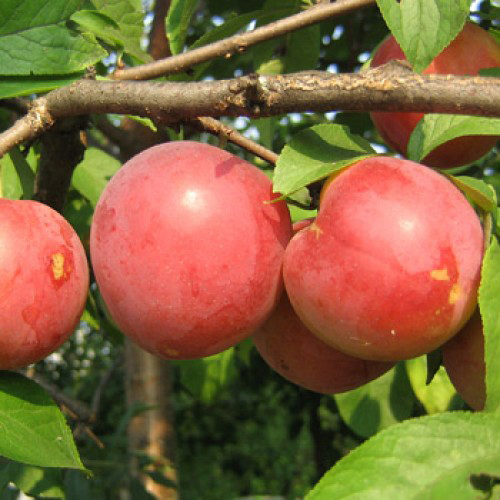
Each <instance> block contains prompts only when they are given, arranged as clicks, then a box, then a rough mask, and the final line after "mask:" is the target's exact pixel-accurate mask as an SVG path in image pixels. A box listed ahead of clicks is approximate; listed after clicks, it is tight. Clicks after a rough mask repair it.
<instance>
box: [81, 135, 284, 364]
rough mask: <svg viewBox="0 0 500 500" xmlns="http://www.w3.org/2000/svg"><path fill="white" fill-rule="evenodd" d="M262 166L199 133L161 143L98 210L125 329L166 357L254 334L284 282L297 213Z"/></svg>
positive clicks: (94, 239)
mask: <svg viewBox="0 0 500 500" xmlns="http://www.w3.org/2000/svg"><path fill="white" fill-rule="evenodd" d="M275 197H276V196H275V195H273V194H272V184H271V182H270V180H269V179H268V178H267V177H266V175H265V174H264V173H263V172H262V171H260V170H259V169H258V168H257V167H255V166H253V165H251V164H250V163H248V162H246V161H244V160H242V159H241V158H238V157H237V156H234V155H232V154H230V153H228V152H226V151H224V150H222V149H219V148H216V147H214V146H210V145H208V144H201V143H196V142H192V141H176V142H170V143H167V144H162V145H159V146H154V147H152V148H149V149H148V150H146V151H143V152H142V153H140V154H139V155H137V156H135V157H134V158H132V159H131V160H129V161H128V162H127V163H126V164H125V165H124V166H123V167H122V168H121V169H120V170H119V171H118V172H117V173H116V174H115V176H114V177H113V178H112V179H111V181H110V182H109V183H108V185H107V187H106V189H105V190H104V192H103V194H102V196H101V198H100V200H99V202H98V204H97V207H96V210H95V214H94V219H93V223H92V228H91V236H90V251H91V260H92V265H93V269H94V272H95V275H96V280H97V283H98V285H99V289H100V291H101V293H102V296H103V298H104V301H105V303H106V305H107V306H108V308H109V311H110V313H111V316H112V317H113V319H114V320H115V321H116V323H117V324H118V326H119V327H120V329H121V330H122V331H123V333H124V334H126V335H128V336H129V337H130V338H131V339H132V340H133V341H135V342H136V343H137V344H139V345H140V346H141V347H143V348H144V349H145V350H147V351H149V352H151V353H153V354H155V355H157V356H159V357H162V358H165V359H192V358H199V357H204V356H209V355H212V354H216V353H218V352H221V351H223V350H225V349H227V348H228V347H231V346H233V345H234V344H236V343H237V342H239V341H240V340H242V339H243V338H245V337H247V336H249V335H251V334H252V333H253V332H254V331H255V329H256V328H257V327H258V326H260V324H261V323H262V322H263V321H264V320H265V319H266V318H267V316H268V315H269V314H270V313H271V311H272V309H273V307H274V306H275V304H276V302H277V300H278V298H279V295H280V294H281V292H282V289H283V282H282V277H281V265H282V259H283V254H284V249H285V247H286V245H287V243H288V241H289V239H290V237H291V221H290V214H289V211H288V208H287V206H286V204H285V203H284V202H283V201H280V202H276V203H267V202H268V201H269V200H271V199H273V198H275Z"/></svg>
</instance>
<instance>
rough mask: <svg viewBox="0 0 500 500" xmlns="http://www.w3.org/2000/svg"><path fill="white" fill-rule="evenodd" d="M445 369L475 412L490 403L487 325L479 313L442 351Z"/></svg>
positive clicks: (459, 392)
mask: <svg viewBox="0 0 500 500" xmlns="http://www.w3.org/2000/svg"><path fill="white" fill-rule="evenodd" d="M442 352H443V365H444V367H445V369H446V372H447V373H448V376H449V378H450V380H451V383H452V384H453V386H454V387H455V389H456V390H457V392H458V394H460V396H461V397H462V399H463V400H464V401H465V402H466V403H467V404H468V405H469V406H470V407H471V408H472V409H474V410H477V411H481V410H483V409H484V405H485V402H486V383H485V377H486V365H485V361H484V336H483V324H482V321H481V315H480V314H479V309H476V311H475V313H474V314H473V315H472V317H471V318H470V320H469V321H468V322H467V323H466V324H465V326H464V327H463V328H462V329H461V330H460V331H459V332H458V333H457V334H456V335H455V336H453V338H451V339H450V340H449V341H448V342H446V344H444V345H443V347H442Z"/></svg>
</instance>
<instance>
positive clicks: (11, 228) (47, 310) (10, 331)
mask: <svg viewBox="0 0 500 500" xmlns="http://www.w3.org/2000/svg"><path fill="white" fill-rule="evenodd" d="M0 265H1V268H2V274H1V278H0V290H1V291H0V298H1V301H2V308H1V310H0V369H1V370H14V369H18V368H21V367H24V366H27V365H29V364H31V363H34V362H36V361H39V360H41V359H43V358H45V357H46V356H48V355H49V354H51V353H52V352H53V351H55V350H56V349H57V348H58V347H59V346H60V345H61V344H62V343H63V342H64V341H65V340H66V339H67V338H68V337H69V336H70V335H71V334H72V333H73V331H74V329H75V328H76V326H77V324H78V321H79V319H80V316H81V314H82V311H83V308H84V307H85V302H86V299H87V292H88V284H89V272H88V264H87V258H86V256H85V251H84V249H83V246H82V244H81V242H80V239H79V238H78V235H77V234H76V233H75V231H74V230H73V228H72V227H71V226H70V225H69V223H68V222H67V221H66V220H65V219H64V218H63V217H62V216H61V215H59V214H58V213H57V212H56V211H54V210H53V209H51V208H50V207H48V206H46V205H43V204H42V203H38V202H36V201H29V200H22V201H13V200H6V199H0Z"/></svg>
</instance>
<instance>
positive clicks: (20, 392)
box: [0, 371, 84, 469]
mask: <svg viewBox="0 0 500 500" xmlns="http://www.w3.org/2000/svg"><path fill="white" fill-rule="evenodd" d="M0 455H3V456H4V457H7V458H9V459H11V460H15V461H17V462H23V463H26V464H29V465H36V466H42V467H67V468H71V469H84V467H83V465H82V463H81V461H80V457H79V456H78V451H77V449H76V446H75V443H74V441H73V436H72V434H71V430H70V428H69V427H68V425H67V424H66V420H65V418H64V416H63V414H62V413H61V412H60V410H59V408H58V407H57V406H56V405H55V404H54V402H53V401H52V399H51V398H50V397H49V396H48V394H47V393H46V392H45V391H44V390H43V389H42V388H41V387H40V386H39V385H38V384H36V383H35V382H33V381H31V380H29V379H27V378H26V377H23V376H22V375H20V374H18V373H14V372H5V371H4V372H0Z"/></svg>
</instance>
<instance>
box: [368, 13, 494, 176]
mask: <svg viewBox="0 0 500 500" xmlns="http://www.w3.org/2000/svg"><path fill="white" fill-rule="evenodd" d="M393 59H399V60H406V56H405V55H404V53H403V51H402V50H401V48H400V47H399V45H398V43H397V41H396V39H395V38H394V36H392V35H390V36H389V37H388V38H386V39H385V40H384V41H383V42H382V44H381V45H380V46H379V47H378V49H377V51H376V52H375V54H374V56H373V60H372V62H371V66H372V67H377V66H381V65H382V64H385V63H387V62H389V61H391V60H393ZM496 66H500V45H499V44H498V43H497V41H496V40H495V39H494V38H493V36H491V35H490V34H489V33H488V32H487V31H485V30H483V29H482V28H480V27H479V26H477V25H475V24H473V23H471V22H468V23H466V24H465V26H464V28H463V30H462V31H461V32H460V33H459V35H458V36H457V37H456V38H455V39H454V40H453V41H452V42H451V44H450V45H448V47H446V48H445V49H444V50H443V51H442V52H441V53H440V54H439V55H438V56H437V57H436V58H435V59H434V60H433V61H432V62H431V64H430V65H429V66H428V67H427V68H426V69H425V70H424V74H453V75H477V74H478V73H479V71H480V70H482V69H485V68H492V67H496ZM423 116H424V115H423V113H398V112H392V111H384V112H378V111H377V112H372V113H371V118H372V120H373V122H374V124H375V126H376V127H377V129H378V131H379V133H380V135H381V136H382V138H383V139H384V140H385V142H386V143H387V144H388V145H389V146H391V147H392V148H394V149H395V150H396V151H399V152H400V153H402V154H403V155H406V148H407V145H408V141H409V139H410V135H411V133H412V132H413V129H414V128H415V127H416V125H417V123H418V122H419V121H420V120H421V119H422V117H423ZM497 141H498V137H496V136H487V135H479V136H463V137H458V138H455V139H452V140H451V141H448V142H446V143H444V144H442V145H441V146H439V147H437V148H436V149H435V150H434V151H432V152H431V153H429V155H427V157H426V158H424V160H423V161H422V163H424V164H426V165H429V166H432V167H439V168H452V167H459V166H462V165H466V164H468V163H471V162H473V161H476V160H478V159H479V158H481V157H482V156H483V155H485V154H486V153H487V152H488V151H489V150H490V149H491V148H492V147H493V146H494V145H495V144H496V142H497Z"/></svg>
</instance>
